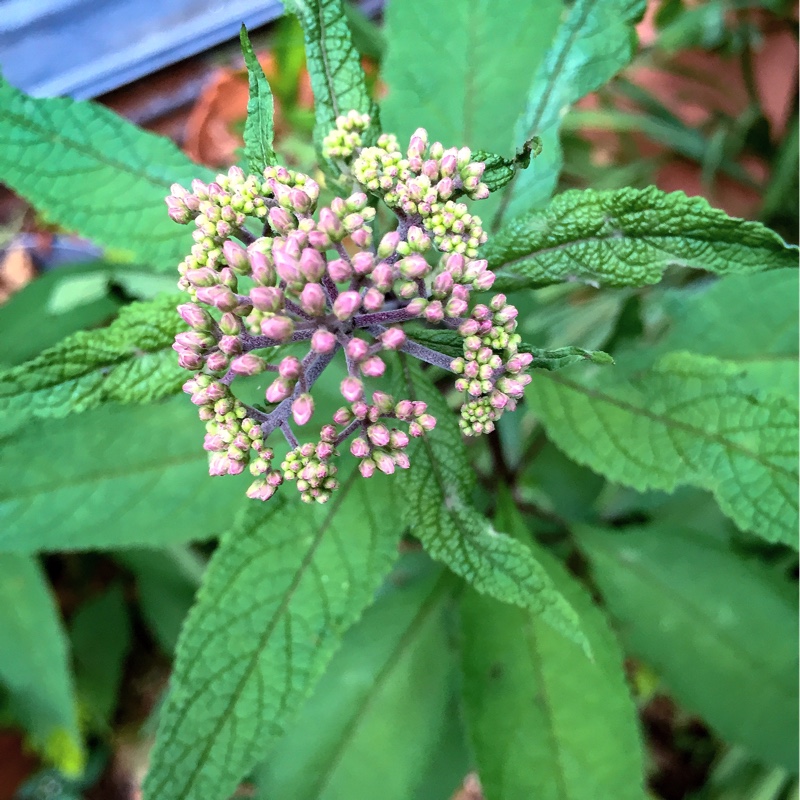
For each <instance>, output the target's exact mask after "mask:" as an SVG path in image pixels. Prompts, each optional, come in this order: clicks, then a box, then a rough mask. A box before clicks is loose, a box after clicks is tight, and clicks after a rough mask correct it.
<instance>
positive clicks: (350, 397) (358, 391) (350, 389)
mask: <svg viewBox="0 0 800 800" xmlns="http://www.w3.org/2000/svg"><path fill="white" fill-rule="evenodd" d="M339 388H340V390H341V392H342V397H344V399H345V400H347V401H348V402H349V403H354V402H355V401H356V400H360V399H361V398H362V397H363V396H364V384H363V383H361V381H360V380H359V379H358V378H353V377H347V378H345V379H344V380H343V381H342V383H341V386H340V387H339Z"/></svg>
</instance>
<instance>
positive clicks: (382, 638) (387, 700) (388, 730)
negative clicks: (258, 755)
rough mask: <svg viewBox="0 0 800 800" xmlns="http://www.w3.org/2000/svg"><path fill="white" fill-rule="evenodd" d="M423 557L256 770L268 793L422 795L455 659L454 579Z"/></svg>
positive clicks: (299, 799)
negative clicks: (450, 617)
mask: <svg viewBox="0 0 800 800" xmlns="http://www.w3.org/2000/svg"><path fill="white" fill-rule="evenodd" d="M415 555H416V556H419V555H420V554H415ZM421 561H422V559H420V558H418V557H417V558H406V559H405V560H404V561H403V562H401V564H400V565H398V569H397V570H396V571H395V573H394V575H393V576H390V579H389V582H388V585H387V587H386V589H385V591H384V592H382V593H381V594H380V596H379V598H378V600H377V601H376V603H375V605H374V606H372V607H371V608H370V609H368V610H367V611H366V612H365V614H364V618H363V619H362V620H361V621H360V622H359V623H358V624H357V625H355V626H354V627H353V628H351V629H350V630H349V631H348V632H347V634H346V635H345V637H344V641H343V643H342V647H341V649H340V650H339V651H338V652H337V654H336V655H335V656H334V658H333V660H332V661H331V663H330V665H329V667H328V669H327V670H326V672H325V674H324V675H323V677H322V679H321V680H320V682H319V683H318V684H317V687H316V689H315V691H314V694H313V695H312V696H311V698H309V700H308V702H306V704H305V705H304V706H303V708H302V711H301V712H300V714H299V715H298V717H297V719H296V720H295V721H294V723H293V724H292V725H290V727H289V729H288V730H287V731H286V734H285V735H284V736H283V738H282V739H281V740H280V741H279V742H278V744H277V746H276V747H275V748H274V749H273V750H272V751H271V752H270V754H269V757H268V758H267V760H266V762H265V764H264V765H263V767H262V768H261V769H260V770H259V772H258V773H257V775H256V783H257V785H258V786H259V789H260V790H261V794H262V795H263V796H264V797H265V798H268V797H276V798H277V797H286V798H292V800H333V798H348V800H373V798H377V797H380V798H381V800H408V798H410V797H413V794H414V790H415V789H416V788H417V787H418V786H419V785H420V778H421V772H422V771H423V769H424V767H425V766H426V764H427V762H428V760H429V758H430V751H431V749H432V748H434V747H435V745H436V743H437V738H438V736H439V734H440V732H441V731H442V729H443V728H444V726H445V723H446V715H447V712H448V711H449V710H450V709H449V706H448V701H449V699H450V696H451V694H452V685H453V680H452V679H453V677H454V675H453V673H454V666H455V654H454V652H453V645H452V642H450V641H449V640H450V637H449V635H448V629H447V625H446V622H447V620H446V611H447V610H448V604H449V603H448V601H449V600H450V598H451V596H452V590H453V588H454V583H455V581H454V580H453V578H452V576H449V575H448V574H447V573H446V572H445V571H444V570H442V569H441V568H439V567H436V568H434V569H431V564H430V562H427V564H425V562H424V561H423V562H422V563H420V562H421ZM415 573H416V574H415ZM450 788H451V790H452V789H455V785H454V786H452V787H450Z"/></svg>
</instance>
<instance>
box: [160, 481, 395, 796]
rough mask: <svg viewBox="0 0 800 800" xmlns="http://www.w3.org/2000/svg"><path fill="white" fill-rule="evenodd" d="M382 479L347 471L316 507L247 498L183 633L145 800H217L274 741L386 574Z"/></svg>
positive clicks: (389, 551)
mask: <svg viewBox="0 0 800 800" xmlns="http://www.w3.org/2000/svg"><path fill="white" fill-rule="evenodd" d="M400 530H401V528H400V523H399V520H398V519H396V515H395V513H394V506H393V503H392V499H391V494H390V492H389V487H388V484H387V482H386V481H382V480H380V479H379V480H377V481H375V480H374V479H371V480H370V483H369V484H367V483H366V481H364V480H363V479H361V478H360V476H358V474H357V472H355V471H353V473H352V474H351V477H350V479H349V480H347V482H346V484H345V485H344V486H342V488H341V489H339V490H338V492H337V494H336V495H334V497H333V498H332V499H331V501H330V503H329V504H328V505H325V506H320V505H316V504H314V505H312V506H307V505H303V504H300V503H298V502H297V501H296V498H291V500H288V499H283V498H281V497H279V498H276V499H275V500H272V501H270V502H269V503H268V504H260V503H255V502H252V501H251V504H250V506H249V508H247V509H246V510H245V512H244V513H243V515H242V516H241V517H240V518H239V521H238V523H237V524H236V525H235V526H234V528H233V529H232V530H231V531H230V532H229V533H228V534H226V535H225V536H224V537H223V539H222V542H221V544H220V547H219V549H218V550H217V551H216V552H215V554H214V556H213V557H212V559H211V562H210V564H209V567H208V570H207V572H206V575H205V577H204V580H203V585H202V587H201V589H200V592H199V595H198V600H197V603H196V604H195V606H194V608H193V609H192V611H191V613H190V615H189V618H188V620H187V622H186V624H185V626H184V628H183V630H182V632H181V638H180V641H179V644H178V654H177V659H176V663H175V669H174V674H173V677H172V681H171V688H170V693H169V696H168V699H167V702H166V704H165V706H164V708H163V710H162V712H161V715H160V721H159V731H158V735H157V739H156V745H155V749H154V751H153V755H152V759H151V768H150V772H149V774H148V776H147V778H146V780H145V784H144V796H145V798H146V800H225V798H228V797H229V796H230V795H231V794H232V792H233V791H234V789H235V788H236V785H237V784H238V782H239V781H240V780H241V779H242V778H243V777H244V775H245V774H246V773H247V772H248V771H249V770H251V769H252V768H253V767H254V766H255V764H256V763H257V761H258V760H259V758H260V757H262V756H263V754H264V751H265V749H266V748H268V747H269V746H270V744H272V743H273V742H274V741H275V739H276V738H277V737H278V736H279V735H280V734H281V733H282V731H283V730H284V727H285V726H286V724H287V722H288V721H289V719H290V718H291V716H292V715H293V714H294V713H295V712H296V710H297V709H298V707H299V705H300V703H301V702H302V701H303V700H304V699H305V698H306V697H307V696H308V694H309V693H310V691H311V690H312V688H313V687H314V685H315V683H316V681H317V680H318V679H319V678H320V676H321V675H322V673H323V671H324V669H325V667H326V665H327V663H328V661H329V660H330V658H331V656H332V655H333V653H334V651H335V650H336V648H337V647H338V645H339V642H340V639H341V636H342V634H343V633H344V632H345V631H346V630H347V629H348V628H349V627H350V626H351V625H352V624H353V623H354V622H355V621H356V620H357V619H358V618H359V616H360V615H361V612H362V611H363V609H364V608H365V607H366V606H367V605H369V604H370V602H371V600H372V596H373V593H374V592H375V590H376V589H377V587H378V586H379V585H380V583H381V581H382V580H383V578H384V576H385V575H386V574H387V573H388V572H389V570H390V568H391V566H392V562H393V561H394V557H395V554H396V550H397V540H398V537H399V534H400Z"/></svg>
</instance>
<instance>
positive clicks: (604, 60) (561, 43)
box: [494, 0, 645, 228]
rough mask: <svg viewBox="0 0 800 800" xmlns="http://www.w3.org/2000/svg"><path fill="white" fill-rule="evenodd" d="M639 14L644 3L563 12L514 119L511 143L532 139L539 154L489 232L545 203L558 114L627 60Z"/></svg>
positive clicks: (590, 2)
mask: <svg viewBox="0 0 800 800" xmlns="http://www.w3.org/2000/svg"><path fill="white" fill-rule="evenodd" d="M532 9H533V10H534V11H535V10H536V6H532ZM644 9H645V0H577V2H576V3H574V4H573V5H572V7H571V8H570V9H569V13H568V15H567V16H566V18H565V19H564V21H563V22H562V23H561V25H560V27H559V28H558V31H557V33H556V36H555V39H554V41H553V43H552V45H551V46H550V49H549V50H548V51H547V54H546V55H545V57H544V59H543V61H542V63H541V64H540V65H539V68H538V70H537V72H536V76H535V77H534V79H533V83H531V84H530V85H529V86H530V88H529V89H528V92H527V98H528V99H527V103H526V106H525V110H524V111H523V113H522V115H521V116H520V117H519V118H518V119H517V129H516V135H515V136H516V140H515V144H516V145H521V144H522V143H523V142H524V141H525V140H527V139H530V138H531V137H532V136H538V137H539V138H540V139H541V143H542V152H541V155H539V156H538V157H537V158H536V159H535V160H534V161H533V163H532V164H531V166H530V167H529V168H528V169H527V170H525V171H523V172H518V173H517V174H516V175H515V176H514V179H513V182H512V183H511V185H510V186H509V187H508V188H507V189H506V193H505V196H504V197H503V202H502V203H501V205H500V208H499V210H498V212H497V215H496V216H495V219H494V227H495V228H496V227H498V226H499V225H500V224H501V223H502V222H505V221H506V220H507V219H509V218H510V217H513V216H516V215H517V214H522V213H523V212H525V211H529V210H530V209H532V208H537V207H539V206H542V205H544V204H545V203H546V202H547V201H548V200H549V199H550V196H551V195H552V194H553V192H554V191H555V188H556V184H557V183H558V176H559V173H560V172H561V162H562V157H561V144H560V142H559V129H560V127H561V120H562V118H563V116H564V113H565V112H566V111H567V109H568V108H569V107H570V106H571V105H573V104H574V103H576V102H577V101H578V100H580V99H581V97H584V96H585V95H587V94H589V93H590V92H593V91H595V89H599V88H600V87H601V86H602V85H603V84H604V83H606V82H607V81H608V80H610V79H611V78H612V77H614V75H615V74H616V73H617V72H618V71H619V70H620V69H622V67H624V66H625V65H626V64H627V63H628V62H629V61H630V60H631V58H632V57H633V54H634V52H635V48H636V34H635V32H634V24H635V23H636V22H637V21H638V20H639V18H640V17H641V16H642V14H643V13H644ZM514 24H516V23H514ZM534 24H535V23H534Z"/></svg>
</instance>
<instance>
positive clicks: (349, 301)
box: [333, 291, 361, 322]
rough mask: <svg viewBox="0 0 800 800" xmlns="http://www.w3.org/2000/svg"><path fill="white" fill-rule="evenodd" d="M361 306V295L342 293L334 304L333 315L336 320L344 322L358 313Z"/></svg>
mask: <svg viewBox="0 0 800 800" xmlns="http://www.w3.org/2000/svg"><path fill="white" fill-rule="evenodd" d="M360 305H361V295H359V293H358V292H354V291H350V292H342V293H341V294H340V295H339V296H338V297H337V298H336V300H335V301H334V303H333V313H334V315H335V316H336V319H338V320H341V321H342V322H344V321H345V320H348V319H350V317H352V316H353V314H355V313H356V311H358V307H359V306H360Z"/></svg>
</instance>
